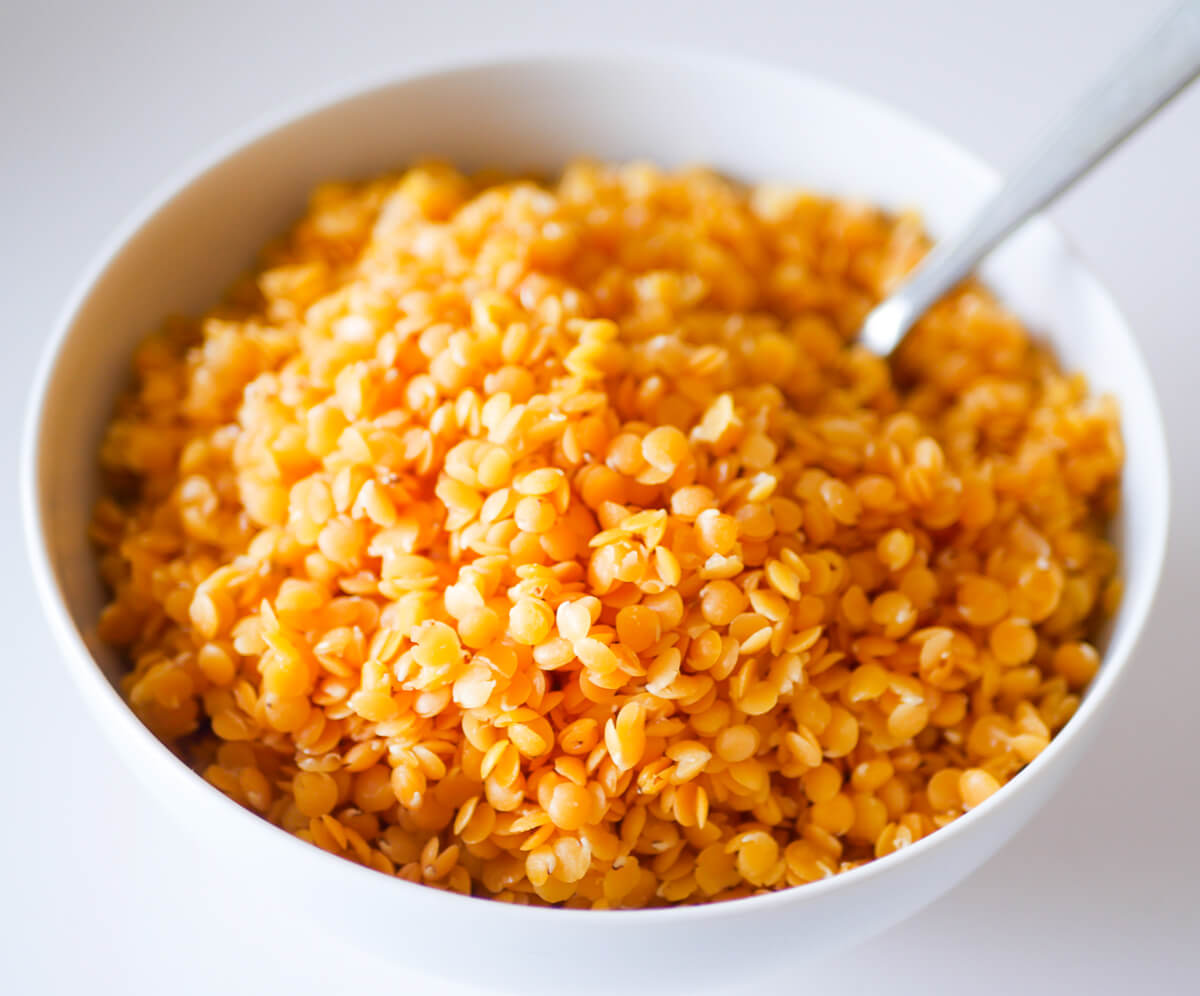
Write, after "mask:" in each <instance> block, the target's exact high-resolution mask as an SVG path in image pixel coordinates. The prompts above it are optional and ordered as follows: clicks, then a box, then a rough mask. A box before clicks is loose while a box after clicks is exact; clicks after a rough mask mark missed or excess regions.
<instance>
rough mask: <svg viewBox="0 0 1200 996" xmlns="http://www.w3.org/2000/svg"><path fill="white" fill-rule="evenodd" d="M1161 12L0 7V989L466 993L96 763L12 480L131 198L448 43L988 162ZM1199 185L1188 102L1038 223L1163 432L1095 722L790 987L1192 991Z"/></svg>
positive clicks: (1197, 791)
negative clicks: (686, 78)
mask: <svg viewBox="0 0 1200 996" xmlns="http://www.w3.org/2000/svg"><path fill="white" fill-rule="evenodd" d="M543 6H544V8H545V9H540V8H541V7H543ZM1165 6H1166V5H1165V3H1164V2H1163V0H1004V2H1002V3H1001V2H990V0H989V2H978V0H907V2H905V3H903V4H902V3H899V2H897V0H833V2H831V0H823V2H809V0H790V2H789V0H780V2H778V3H773V2H769V0H761V2H756V0H739V2H737V3H720V2H708V0H686V2H679V3H667V2H653V0H640V2H639V0H630V2H627V0H604V2H603V3H599V4H597V3H574V2H562V3H559V4H549V3H547V4H544V5H539V4H536V3H529V2H525V0H506V2H503V3H500V2H497V3H488V2H487V0H477V2H475V3H470V2H451V0H440V2H439V0H428V2H420V0H388V2H378V3H367V2H348V0H343V2H340V3H336V4H334V3H326V4H322V3H317V2H305V0H291V2H288V3H253V2H246V0H219V2H218V0H208V2H206V3H203V4H200V3H197V4H187V5H185V4H183V3H176V2H174V0H160V2H149V0H147V2H145V3H142V4H130V3H111V2H110V3H105V2H100V0H95V2H91V0H81V2H77V3H66V2H39V0H4V2H3V3H2V4H0V135H2V136H3V138H2V139H0V180H2V182H0V226H2V234H0V262H2V264H3V265H2V266H0V291H2V294H0V316H2V320H0V355H2V357H3V359H2V360H0V406H2V414H0V474H2V475H3V477H4V479H5V486H4V487H3V488H2V489H0V550H2V551H3V554H4V556H3V557H2V558H0V594H2V596H3V597H0V648H2V649H3V652H4V653H3V662H2V664H0V667H2V668H3V678H2V684H0V687H2V688H3V693H4V697H3V704H2V705H0V711H2V714H3V717H4V721H3V727H2V729H3V730H4V736H3V744H4V753H5V756H6V757H7V758H8V762H7V763H5V764H4V765H3V769H2V770H3V777H2V779H0V800H2V803H0V805H2V807H3V808H2V810H0V991H2V992H5V993H12V994H13V996H18V994H21V996H24V994H35V993H91V992H99V993H130V994H141V993H212V992H218V991H219V992H224V993H230V994H242V993H246V994H249V993H265V992H288V993H290V994H294V996H305V994H310V993H311V994H317V993H320V994H322V996H328V994H331V993H340V992H350V991H352V988H353V987H354V986H355V985H356V984H357V985H358V986H359V987H361V989H360V991H373V992H390V991H397V992H398V991H407V992H410V993H441V992H463V991H464V990H458V989H449V988H447V987H444V986H442V985H439V984H438V983H436V982H434V981H431V980H429V979H424V978H420V977H417V976H415V975H414V974H412V972H411V969H410V968H408V967H406V966H403V965H394V964H388V963H386V962H384V961H381V960H376V959H374V958H371V957H368V956H365V955H362V954H360V953H358V952H357V951H354V950H352V949H351V948H349V947H347V946H345V945H343V944H342V943H340V942H336V941H334V940H331V939H329V938H327V937H325V936H323V934H322V932H321V931H320V930H319V929H318V928H317V927H315V926H314V925H312V924H310V923H307V922H305V921H302V920H300V919H298V918H297V917H296V916H295V915H293V914H292V913H290V912H289V910H287V909H284V908H280V907H278V906H276V905H273V904H272V903H271V901H270V899H269V897H265V896H260V895H257V894H256V893H255V890H254V887H253V884H252V883H247V886H246V888H245V890H244V892H243V893H242V894H240V895H228V894H224V893H223V892H220V891H218V890H216V889H215V888H214V887H213V886H212V885H210V884H209V880H208V877H207V875H206V869H207V868H209V867H211V865H209V864H208V862H210V861H211V860H213V859H212V858H211V857H209V856H207V855H205V854H204V853H203V852H202V851H201V850H200V849H199V848H197V847H195V846H193V845H192V844H191V843H190V842H188V841H187V840H185V839H182V838H181V837H180V836H179V835H178V834H177V833H176V831H175V829H174V827H173V825H172V823H171V822H170V821H169V819H168V817H167V816H166V815H165V814H164V813H163V812H161V811H160V810H159V808H158V807H157V803H155V802H154V801H153V800H152V799H150V798H148V797H146V796H145V794H144V793H143V792H142V790H141V789H140V788H139V787H138V786H137V785H135V783H134V781H133V779H132V777H131V775H130V774H129V773H128V772H127V771H126V770H124V769H123V768H122V767H121V765H120V764H119V762H118V761H117V759H116V758H115V756H114V755H113V754H112V753H111V752H110V750H109V748H108V746H107V744H106V743H105V742H104V741H103V740H102V739H101V736H100V734H99V733H98V731H97V729H96V728H95V727H94V725H93V724H92V722H91V719H90V718H89V716H88V715H87V714H86V713H85V711H84V708H83V705H82V703H81V702H80V700H79V698H78V697H77V695H76V693H75V691H74V690H73V688H72V687H71V686H70V684H69V683H68V680H67V677H66V673H65V670H64V668H63V666H62V665H61V663H60V661H59V658H58V654H57V652H56V650H55V648H54V647H53V646H52V644H51V640H50V636H49V633H48V631H47V629H46V627H45V626H44V624H43V622H42V619H41V616H40V613H39V610H38V607H37V605H36V604H35V600H34V596H33V593H32V591H31V588H30V583H29V579H28V575H27V570H26V565H25V557H24V551H23V546H22V543H21V539H20V537H19V535H18V531H19V519H18V512H17V501H16V483H15V482H16V470H15V466H16V448H17V439H18V434H19V426H20V423H21V421H22V418H23V414H24V406H25V403H26V400H27V399H26V394H27V391H28V386H29V383H30V376H31V369H32V366H33V364H34V360H35V357H36V356H37V354H38V353H39V351H40V349H41V347H42V343H43V341H44V339H45V337H46V335H47V332H48V329H49V327H50V325H51V322H52V320H53V318H54V316H55V314H56V312H57V311H58V308H59V306H60V303H61V302H62V300H63V298H64V295H65V293H66V291H67V289H68V287H69V286H70V285H71V283H72V282H73V281H74V279H75V278H76V276H77V275H78V274H79V272H80V270H81V269H82V267H83V265H84V264H85V262H86V261H87V259H88V258H89V257H90V256H91V255H92V253H93V252H94V251H95V250H96V248H97V246H98V245H99V243H100V242H101V240H102V239H103V238H104V237H105V236H106V235H107V233H108V232H109V231H110V230H111V229H112V228H113V227H114V226H115V225H116V223H117V222H118V221H119V220H120V219H121V218H122V217H123V216H124V215H125V214H126V213H127V212H128V211H129V210H130V209H131V207H132V206H133V205H134V204H135V203H136V202H137V201H138V200H140V198H141V197H142V196H143V194H144V193H145V192H146V191H147V190H148V189H149V188H150V187H151V186H153V185H155V184H157V183H158V182H159V181H160V180H162V179H163V178H164V177H165V176H167V175H168V174H170V173H171V172H173V171H174V170H176V169H177V168H179V167H180V166H181V165H182V164H183V163H184V162H186V161H187V160H188V159H189V158H191V157H192V156H193V155H194V154H195V153H196V152H197V151H199V150H202V149H204V148H205V147H206V146H207V145H209V144H210V143H212V142H213V141H215V140H216V139H218V138H220V137H222V136H223V135H225V134H227V133H228V132H230V131H232V130H233V129H236V128H238V127H240V126H242V125H243V124H245V123H246V122H248V121H250V120H252V119H253V118H255V117H256V116H258V115H260V114H262V113H263V112H266V111H269V110H272V109H275V108H278V107H280V106H281V105H284V104H287V103H289V102H294V101H295V100H296V99H298V98H300V97H303V96H305V95H310V94H313V93H317V92H321V91H323V90H327V89H328V88H330V87H332V86H336V85H339V84H342V83H346V82H351V81H354V80H356V79H359V78H363V77H371V76H377V75H379V74H381V73H384V72H387V71H388V70H389V69H391V68H399V67H403V66H404V65H406V64H407V63H410V62H412V61H415V60H427V59H429V58H430V57H431V56H434V55H436V54H438V53H443V52H445V53H453V52H455V51H456V50H461V49H463V48H464V47H473V48H478V47H480V46H486V45H489V44H500V43H503V44H510V45H511V44H515V43H525V44H528V45H531V46H533V45H539V44H544V43H553V42H555V41H559V42H564V41H565V42H577V43H578V42H601V41H609V42H613V43H621V42H628V41H649V42H674V43H682V44H690V45H699V46H701V47H706V48H713V49H723V50H726V51H732V52H736V53H740V54H749V55H754V56H757V57H761V58H765V59H770V60H773V61H776V62H781V63H785V64H789V65H792V66H796V67H800V68H803V69H805V70H807V71H809V72H812V73H815V74H819V75H823V76H827V77H829V78H831V79H833V80H836V81H839V82H841V83H844V84H847V85H849V86H851V87H854V88H857V89H860V90H862V91H866V92H869V93H873V94H876V95H879V96H882V97H883V98H884V99H886V100H888V101H890V102H891V103H893V104H895V105H897V106H899V107H902V108H904V109H906V110H908V111H910V112H912V113H914V114H915V115H917V116H918V117H920V118H923V119H925V120H926V121H929V122H931V123H932V124H933V125H935V126H937V127H939V128H941V129H943V130H944V131H945V132H947V133H948V134H949V135H951V136H953V137H954V138H956V139H958V140H960V141H961V142H962V143H964V144H965V145H966V146H967V147H968V148H970V149H972V150H974V151H976V152H978V153H980V154H981V155H982V156H983V157H984V158H986V159H988V160H990V161H992V162H994V163H996V164H997V165H1000V166H1002V167H1003V166H1006V165H1008V164H1010V163H1012V162H1013V159H1014V155H1015V153H1017V152H1019V150H1020V149H1021V148H1022V147H1024V146H1025V144H1026V143H1027V142H1028V141H1029V140H1030V139H1031V138H1032V137H1033V134H1034V133H1035V132H1036V131H1037V130H1039V129H1040V127H1041V126H1042V125H1043V124H1044V123H1046V119H1047V116H1048V115H1053V114H1054V113H1056V112H1057V110H1058V109H1060V108H1064V107H1065V106H1066V105H1067V103H1068V102H1069V100H1070V98H1071V97H1072V96H1074V95H1075V94H1077V93H1078V92H1079V91H1080V90H1081V88H1082V87H1083V86H1084V85H1085V84H1086V83H1087V82H1089V81H1090V80H1091V79H1092V78H1094V77H1095V76H1096V75H1097V74H1098V73H1099V72H1100V71H1101V70H1102V69H1103V68H1104V67H1105V65H1106V64H1107V63H1108V62H1109V60H1110V59H1112V58H1113V57H1114V56H1115V55H1116V54H1117V53H1118V52H1119V51H1120V50H1121V49H1122V47H1123V46H1125V45H1126V44H1127V43H1128V42H1129V41H1131V40H1132V39H1133V38H1134V37H1135V36H1136V35H1137V34H1138V33H1139V31H1140V30H1141V28H1142V26H1143V25H1145V24H1146V23H1148V22H1149V21H1150V20H1152V19H1153V18H1154V17H1155V16H1157V15H1158V14H1159V12H1161V11H1162V10H1164V9H1165ZM900 10H904V11H905V13H904V14H903V15H901V14H900V13H899V11H900ZM1198 176H1200V88H1198V89H1197V91H1196V92H1193V93H1191V94H1188V95H1185V96H1184V97H1182V98H1181V99H1180V100H1179V101H1177V102H1176V103H1175V104H1174V105H1173V106H1172V107H1171V108H1169V109H1168V110H1167V111H1166V113H1165V114H1163V115H1162V116H1161V118H1160V119H1159V120H1158V121H1157V122H1155V123H1154V124H1152V125H1151V126H1150V128H1149V129H1148V130H1147V131H1146V132H1145V133H1143V134H1142V135H1141V136H1139V137H1138V138H1137V139H1136V140H1135V142H1134V143H1133V144H1131V145H1130V146H1129V147H1127V148H1126V149H1124V150H1122V151H1120V152H1119V153H1118V154H1117V155H1116V157H1115V158H1113V159H1112V161H1111V162H1109V163H1107V164H1105V165H1104V166H1103V167H1101V169H1100V170H1099V171H1097V173H1096V174H1095V175H1093V176H1092V177H1091V178H1090V179H1088V180H1087V181H1086V182H1085V183H1084V184H1083V185H1082V186H1081V187H1079V188H1078V189H1077V190H1076V191H1074V192H1073V193H1072V194H1070V195H1069V197H1068V198H1067V199H1066V200H1065V201H1064V202H1063V203H1062V204H1061V205H1060V207H1059V209H1058V210H1057V211H1056V214H1057V215H1058V217H1059V219H1060V220H1061V222H1062V224H1063V225H1064V227H1065V228H1066V229H1067V231H1068V232H1069V233H1070V234H1071V235H1072V236H1073V237H1074V239H1075V240H1076V242H1077V243H1078V245H1079V246H1080V247H1081V248H1082V251H1083V252H1084V254H1085V255H1086V256H1087V257H1088V258H1089V259H1090V260H1091V261H1092V263H1093V264H1094V267H1095V269H1096V271H1097V272H1098V273H1099V274H1100V276H1101V278H1102V279H1104V280H1105V281H1106V282H1107V283H1108V284H1109V286H1110V287H1111V288H1112V289H1113V291H1114V292H1115V294H1116V297H1117V299H1118V301H1119V302H1120V304H1121V305H1122V307H1123V308H1124V309H1125V311H1126V313H1127V315H1128V316H1129V318H1130V319H1131V321H1132V323H1133V325H1134V327H1135V329H1137V331H1138V334H1139V335H1140V337H1141V339H1142V343H1143V345H1144V349H1145V352H1146V354H1147V356H1148V358H1149V362H1150V366H1151V369H1152V372H1153V375H1154V377H1155V380H1156V383H1157V385H1158V388H1159V391H1160V393H1161V397H1162V400H1163V405H1164V408H1165V411H1166V417H1167V421H1168V424H1169V430H1170V443H1171V453H1172V460H1173V469H1174V496H1173V507H1174V521H1173V524H1172V538H1171V543H1170V553H1169V557H1168V564H1167V568H1166V574H1165V577H1164V579H1163V586H1162V590H1161V594H1160V596H1159V599H1158V603H1157V606H1156V609H1155V612H1154V615H1153V618H1152V620H1151V622H1150V625H1149V628H1148V632H1147V634H1146V636H1145V638H1144V640H1143V642H1142V644H1141V646H1140V648H1139V650H1138V652H1137V655H1136V660H1135V661H1134V665H1133V668H1132V674H1131V675H1130V676H1129V679H1128V681H1127V682H1126V684H1125V685H1124V686H1123V688H1122V694H1121V699H1120V701H1119V702H1118V703H1117V704H1116V706H1115V714H1114V715H1113V717H1112V718H1111V719H1110V720H1109V722H1108V724H1107V727H1106V729H1105V731H1104V732H1103V734H1102V736H1101V740H1100V743H1099V744H1098V745H1097V747H1096V748H1095V750H1094V751H1093V752H1092V754H1091V755H1090V756H1089V757H1088V758H1087V759H1086V760H1085V761H1084V763H1083V764H1082V765H1081V767H1080V768H1079V769H1078V771H1077V773H1076V774H1075V775H1074V776H1073V777H1072V778H1071V779H1070V780H1069V782H1068V785H1067V787H1066V788H1065V789H1064V790H1063V791H1062V793H1061V795H1060V796H1059V797H1058V798H1057V799H1056V800H1055V801H1054V802H1053V803H1052V804H1051V805H1049V806H1048V807H1047V808H1046V809H1045V810H1044V811H1043V812H1042V813H1041V814H1040V815H1039V816H1038V817H1037V818H1036V819H1035V821H1034V822H1033V823H1032V824H1031V825H1030V826H1029V827H1028V828H1027V829H1026V830H1025V831H1024V832H1023V833H1022V834H1021V835H1020V836H1019V837H1017V838H1016V839H1015V840H1014V841H1012V842H1011V843H1010V844H1009V846H1008V847H1006V848H1005V849H1004V850H1003V851H1002V852H1001V853H1000V854H999V855H998V856H997V857H996V858H995V859H993V860H992V861H991V862H990V863H989V864H987V865H986V866H985V867H984V868H983V869H982V870H980V871H979V872H978V873H976V874H975V875H974V876H973V877H971V878H970V879H969V880H967V881H966V882H965V883H964V884H962V885H961V886H960V887H959V888H957V889H955V890H954V891H953V892H951V893H950V894H948V895H947V896H945V897H944V898H942V899H941V900H940V901H938V902H936V903H935V904H934V905H932V906H931V907H929V908H927V909H926V910H925V911H923V912H922V913H920V914H919V915H917V916H915V917H913V918H912V919H911V920H909V921H908V922H906V923H904V924H902V925H900V926H898V927H896V928H894V929H892V930H891V931H889V932H888V933H886V934H884V935H882V936H880V937H878V938H877V939H875V940H873V941H871V942H870V943H868V944H866V945H865V946H863V947H861V948H860V949H857V950H855V951H853V952H851V953H849V954H846V955H844V956H841V957H839V958H837V959H836V961H831V962H829V963H827V964H823V965H819V966H807V967H804V968H802V969H799V970H798V972H797V976H796V985H794V986H789V987H787V989H788V991H794V990H796V989H798V988H803V989H805V990H807V991H810V992H821V991H834V990H833V987H834V986H835V985H836V986H838V989H837V990H836V991H838V992H846V993H855V992H861V993H871V992H876V991H879V992H884V991H886V992H887V993H889V994H890V996H907V994H910V993H911V994H916V993H922V994H925V993H939V992H950V991H961V992H968V993H982V994H992V993H994V994H1005V996H1011V994H1012V993H1051V992H1060V991H1071V992H1089V993H1095V994H1107V993H1125V992H1128V991H1130V990H1133V989H1136V990H1137V991H1140V992H1143V993H1147V994H1151V993H1155V994H1157V993H1163V994H1168V993H1195V992H1198V991H1200V912H1198V910H1200V899H1198V897H1197V890H1198V887H1200V844H1198V843H1197V839H1196V832H1197V828H1198V827H1200V775H1198V771H1200V767H1198V764H1197V760H1196V759H1197V755H1198V750H1197V737H1196V730H1197V726H1196V712H1197V703H1198V702H1200V654H1198V653H1197V650H1196V647H1197V642H1196V630H1195V629H1194V628H1193V627H1195V625H1196V618H1197V616H1196V613H1195V612H1194V611H1193V612H1191V613H1189V606H1190V605H1192V604H1194V603H1195V601H1196V598H1197V595H1198V594H1200V569H1198V568H1197V567H1196V563H1197V562H1198V560H1200V527H1198V525H1197V517H1196V514H1195V509H1196V508H1197V505H1200V451H1198V447H1197V444H1196V442H1195V440H1194V436H1193V426H1194V425H1195V419H1196V417H1197V415H1198V414H1200V392H1198V391H1197V387H1196V382H1197V377H1198V375H1200V308H1198V307H1197V303H1196V302H1197V290H1198V289H1200V188H1198V184H1197V179H1196V178H1197V177H1198ZM397 928H398V929H403V927H402V925H399V924H398V925H397ZM624 988H626V991H628V992H631V993H632V992H634V991H636V990H635V989H633V988H632V987H624Z"/></svg>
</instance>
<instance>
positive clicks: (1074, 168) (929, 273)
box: [859, 0, 1200, 356]
mask: <svg viewBox="0 0 1200 996" xmlns="http://www.w3.org/2000/svg"><path fill="white" fill-rule="evenodd" d="M1198 75H1200V0H1184V2H1183V3H1181V4H1180V5H1179V6H1178V7H1176V8H1175V9H1174V10H1172V11H1171V13H1170V14H1168V15H1167V16H1166V18H1164V20H1163V21H1162V23H1161V24H1159V25H1158V27H1157V28H1155V29H1154V31H1152V32H1151V33H1150V35H1149V36H1148V37H1147V38H1146V39H1145V41H1143V42H1142V43H1141V45H1139V46H1138V47H1137V48H1136V49H1134V51H1133V52H1131V53H1130V54H1129V55H1127V56H1126V57H1125V59H1124V60H1123V61H1122V62H1120V63H1119V64H1118V65H1117V67H1116V68H1115V69H1114V70H1113V71H1112V72H1111V73H1110V74H1109V75H1108V76H1106V77H1105V78H1104V79H1103V80H1101V81H1100V83H1099V84H1097V85H1096V87H1095V88H1094V89H1092V90H1091V92H1090V93H1088V94H1087V96H1085V97H1084V98H1083V100H1082V101H1081V102H1080V103H1079V104H1078V105H1077V106H1076V107H1075V109H1074V111H1073V112H1072V113H1071V114H1069V115H1068V116H1067V117H1066V119H1065V120H1063V121H1061V122H1060V123H1059V125H1058V126H1057V127H1056V128H1052V129H1051V130H1050V132H1049V133H1048V134H1046V135H1045V136H1044V137H1043V138H1042V141H1041V142H1040V143H1039V144H1038V145H1036V146H1035V147H1034V151H1033V153H1032V154H1031V155H1030V156H1029V157H1028V158H1027V159H1026V160H1025V162H1024V163H1023V164H1022V165H1021V166H1020V167H1019V168H1018V169H1016V170H1015V171H1013V173H1012V174H1011V175H1010V176H1009V177H1008V179H1007V180H1006V181H1005V183H1004V184H1003V186H1001V188H1000V189H999V190H998V191H996V193H995V194H994V195H993V196H992V198H991V199H990V200H988V201H987V202H986V203H984V205H983V206H982V207H981V208H980V209H979V210H978V211H977V212H976V214H975V215H974V217H973V218H972V219H971V220H970V222H969V223H968V224H967V226H966V228H964V229H963V230H962V231H961V232H959V233H958V234H957V235H956V236H955V237H953V238H951V239H949V240H947V241H945V242H941V243H939V244H938V245H937V246H935V247H934V249H933V250H932V251H931V252H930V253H929V255H928V256H926V257H925V259H924V260H922V261H921V263H920V264H919V265H918V266H917V267H916V268H915V269H914V270H913V271H912V273H910V274H909V275H908V276H907V277H906V278H905V279H904V281H903V283H901V284H900V285H899V286H897V287H896V288H895V289H894V290H893V291H892V293H891V294H890V295H888V297H887V298H886V299H885V300H884V301H883V302H882V303H880V304H879V305H878V306H877V307H876V308H875V309H874V310H873V311H872V312H871V313H870V314H869V315H867V319H866V321H865V322H863V326H862V330H861V332H860V334H859V339H860V341H861V342H862V343H863V344H864V345H865V346H866V347H867V348H868V349H870V350H871V351H872V352H873V353H877V354H878V355H880V356H887V355H889V354H890V353H891V352H892V351H893V350H894V349H895V348H896V347H897V346H898V345H899V344H900V340H901V339H903V338H904V335H905V333H906V332H908V330H909V329H910V328H911V327H912V325H913V323H914V322H916V321H917V319H919V318H920V317H921V315H923V314H924V313H925V311H926V310H927V309H928V308H929V307H930V306H931V305H932V304H933V303H934V302H935V301H937V300H938V299H939V298H940V297H941V296H942V295H943V294H945V293H946V292H947V291H949V290H951V289H952V288H953V287H954V286H955V285H956V284H957V283H958V282H959V281H960V280H962V279H963V278H964V277H965V276H966V275H967V274H968V273H970V272H971V270H972V269H974V267H975V265H976V264H977V263H978V262H979V261H980V259H982V258H983V257H984V256H985V255H987V254H988V253H989V252H990V251H991V250H992V249H993V248H994V247H995V246H996V244H997V243H998V242H1000V240H1001V239H1003V238H1004V237H1005V236H1006V235H1008V234H1009V233H1010V232H1011V231H1012V230H1013V229H1014V228H1016V227H1017V226H1018V225H1019V224H1021V222H1023V221H1025V220H1026V219H1027V218H1029V216H1030V215H1032V214H1034V213H1035V212H1036V211H1038V210H1040V209H1041V208H1043V207H1044V206H1045V205H1046V204H1048V203H1049V202H1050V201H1052V200H1053V199H1054V198H1055V197H1057V196H1058V195H1059V194H1060V193H1062V191H1063V190H1065V189H1066V188H1067V187H1069V186H1070V185H1071V184H1072V183H1073V182H1074V181H1075V180H1077V179H1078V178H1079V177H1080V176H1082V175H1083V174H1084V173H1086V172H1087V171H1088V170H1089V169H1091V167H1093V166H1094V165H1096V163H1098V162H1099V161H1100V160H1101V159H1103V158H1104V157H1105V156H1106V155H1108V153H1109V152H1111V151H1112V150H1113V149H1114V148H1116V146H1117V145H1119V144H1120V143H1121V142H1122V141H1123V140H1124V139H1125V138H1126V137H1128V136H1129V135H1130V134H1131V133H1132V132H1133V131H1134V130H1135V129H1136V128H1137V127H1138V126H1139V125H1141V124H1142V123H1143V122H1145V121H1146V120H1148V119H1149V118H1150V117H1152V116H1153V115H1154V113H1155V112H1156V111H1158V110H1159V109H1160V108H1161V107H1162V106H1163V105H1164V104H1166V103H1167V101H1169V100H1170V99H1171V98H1172V97H1174V96H1175V95H1176V94H1177V93H1179V91H1180V90H1182V89H1183V88H1184V87H1185V86H1187V84H1188V83H1190V82H1191V81H1192V80H1194V79H1195V78H1196V77H1197V76H1198Z"/></svg>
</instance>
